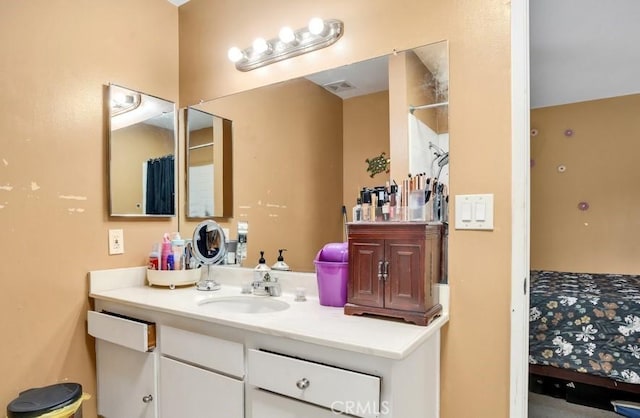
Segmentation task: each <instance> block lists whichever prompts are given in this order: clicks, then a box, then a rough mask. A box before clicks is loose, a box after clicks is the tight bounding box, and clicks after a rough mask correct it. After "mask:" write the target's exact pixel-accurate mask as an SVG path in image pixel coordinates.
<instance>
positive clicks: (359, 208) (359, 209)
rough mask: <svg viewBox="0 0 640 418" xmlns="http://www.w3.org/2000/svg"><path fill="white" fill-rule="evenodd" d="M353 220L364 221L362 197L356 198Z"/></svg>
mask: <svg viewBox="0 0 640 418" xmlns="http://www.w3.org/2000/svg"><path fill="white" fill-rule="evenodd" d="M352 219H353V222H360V221H362V199H360V198H357V199H356V205H355V206H354V207H353V218H352Z"/></svg>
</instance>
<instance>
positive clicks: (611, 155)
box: [531, 95, 640, 274]
mask: <svg viewBox="0 0 640 418" xmlns="http://www.w3.org/2000/svg"><path fill="white" fill-rule="evenodd" d="M639 108H640V95H630V96H623V97H617V98H612V99H603V100H594V101H588V102H582V103H574V104H569V105H563V106H552V107H546V108H541V109H535V110H532V112H531V128H532V129H537V130H538V134H537V135H536V136H532V137H531V158H532V159H533V161H534V165H533V166H532V168H531V267H532V268H534V269H549V270H559V271H572V272H591V273H628V274H638V273H640V259H639V258H638V253H640V241H639V240H638V236H639V235H640V223H638V222H637V213H638V208H640V193H639V192H638V188H639V185H640V171H639V170H638V155H640V143H639V142H638V138H639V137H640V120H639V119H638V115H637V113H638V111H637V109H639ZM566 129H572V130H573V132H574V134H573V136H571V137H567V136H565V134H564V132H565V130H566ZM560 165H564V166H565V167H566V171H565V172H564V173H560V172H558V166H560ZM580 202H587V203H588V204H589V209H588V210H586V211H581V210H579V209H578V205H579V203H580Z"/></svg>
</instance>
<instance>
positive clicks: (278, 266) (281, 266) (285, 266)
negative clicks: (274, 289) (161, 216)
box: [271, 248, 290, 271]
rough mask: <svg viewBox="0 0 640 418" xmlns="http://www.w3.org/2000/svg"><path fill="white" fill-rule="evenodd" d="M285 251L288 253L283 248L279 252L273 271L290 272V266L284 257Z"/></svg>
mask: <svg viewBox="0 0 640 418" xmlns="http://www.w3.org/2000/svg"><path fill="white" fill-rule="evenodd" d="M283 251H287V250H286V248H282V249H280V250H278V261H276V263H275V264H274V265H273V266H271V268H272V269H273V270H282V271H289V270H290V268H289V265H288V264H287V263H285V262H284V257H283V256H282V252H283Z"/></svg>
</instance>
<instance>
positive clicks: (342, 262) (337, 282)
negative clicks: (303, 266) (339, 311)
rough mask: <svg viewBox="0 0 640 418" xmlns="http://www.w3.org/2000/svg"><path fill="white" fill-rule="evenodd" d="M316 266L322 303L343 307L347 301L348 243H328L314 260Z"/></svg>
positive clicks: (319, 295)
mask: <svg viewBox="0 0 640 418" xmlns="http://www.w3.org/2000/svg"><path fill="white" fill-rule="evenodd" d="M313 263H314V264H315V266H316V278H317V281H318V298H319V299H320V305H323V306H336V307H342V306H344V305H345V304H346V303H347V282H348V280H349V255H348V246H347V243H346V242H345V243H339V244H334V243H332V244H327V245H325V246H324V248H323V249H322V250H320V251H319V252H318V254H317V255H316V259H315V260H314V261H313Z"/></svg>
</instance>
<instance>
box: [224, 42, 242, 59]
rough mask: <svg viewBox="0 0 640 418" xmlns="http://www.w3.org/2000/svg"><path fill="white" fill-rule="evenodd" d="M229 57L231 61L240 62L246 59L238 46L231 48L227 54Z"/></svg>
mask: <svg viewBox="0 0 640 418" xmlns="http://www.w3.org/2000/svg"><path fill="white" fill-rule="evenodd" d="M227 57H229V61H231V62H238V61H240V60H241V59H242V57H244V54H243V53H242V51H241V50H240V48H238V47H237V46H233V47H231V48H229V52H227Z"/></svg>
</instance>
